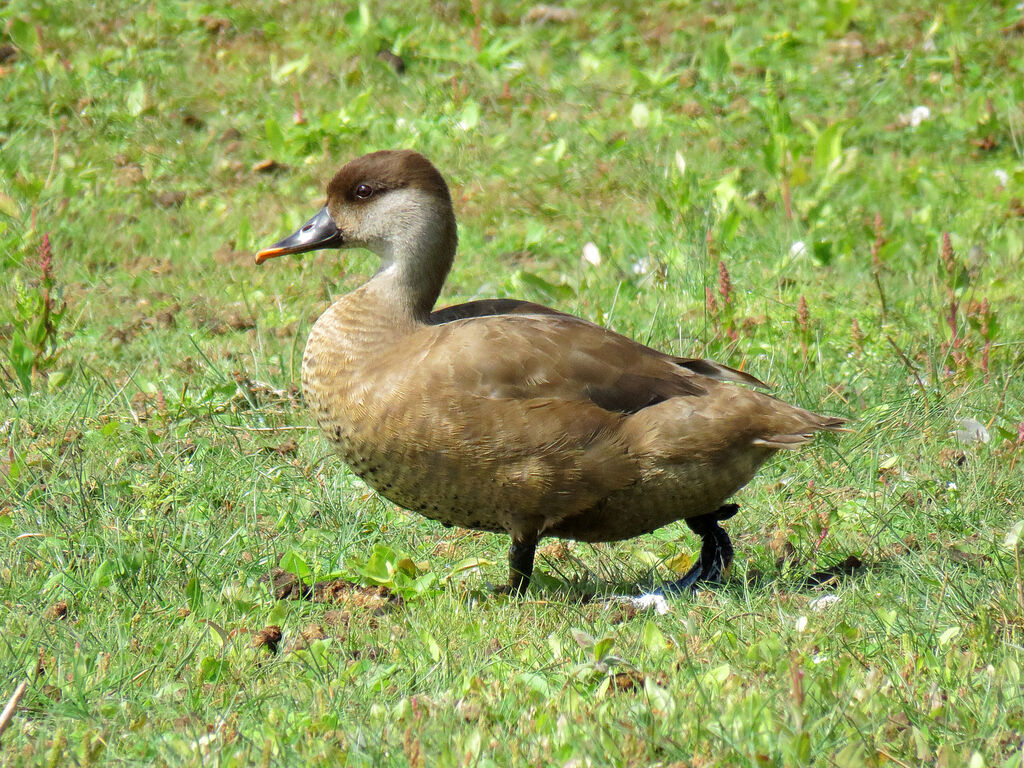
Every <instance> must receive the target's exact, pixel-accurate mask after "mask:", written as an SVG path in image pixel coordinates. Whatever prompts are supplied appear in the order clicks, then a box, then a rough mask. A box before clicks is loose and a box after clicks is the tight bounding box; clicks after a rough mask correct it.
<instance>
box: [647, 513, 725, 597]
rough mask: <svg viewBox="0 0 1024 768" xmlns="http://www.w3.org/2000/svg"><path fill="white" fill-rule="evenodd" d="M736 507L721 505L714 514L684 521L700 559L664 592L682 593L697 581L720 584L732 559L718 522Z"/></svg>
mask: <svg viewBox="0 0 1024 768" xmlns="http://www.w3.org/2000/svg"><path fill="white" fill-rule="evenodd" d="M739 509H740V508H739V505H737V504H723V505H722V506H721V507H719V508H718V509H717V510H715V511H714V512H711V513H709V514H706V515H700V516H698V517H689V518H686V520H685V521H684V522H685V523H686V525H687V526H689V528H690V530H691V531H693V532H694V533H696V534H697V535H698V536H700V538H701V546H700V557H698V558H697V562H696V563H694V566H693V567H692V568H691V569H690V570H689V571H687V572H686V575H685V576H683V577H682V578H681V579H679V580H678V581H673V582H672V583H670V584H666V585H665V586H664V588H663V591H665V592H676V593H678V592H683V591H685V590H687V589H696V588H697V586H698V585H699V584H700V582H702V581H703V582H716V583H717V582H720V581H721V580H722V574H723V573H724V572H725V569H726V568H728V567H729V564H730V563H731V562H732V558H733V549H732V542H731V541H730V540H729V534H727V533H726V532H725V529H724V528H722V526H720V525H719V524H718V523H719V522H721V521H722V520H728V519H729V518H730V517H732V516H733V515H735V514H736V513H737V512H738V511H739Z"/></svg>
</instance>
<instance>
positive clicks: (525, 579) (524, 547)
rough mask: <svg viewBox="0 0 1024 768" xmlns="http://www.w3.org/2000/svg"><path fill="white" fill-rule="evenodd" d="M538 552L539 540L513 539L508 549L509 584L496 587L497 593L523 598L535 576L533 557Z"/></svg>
mask: <svg viewBox="0 0 1024 768" xmlns="http://www.w3.org/2000/svg"><path fill="white" fill-rule="evenodd" d="M536 552H537V538H531V539H523V540H520V539H512V546H511V547H509V549H508V584H507V585H505V586H500V587H496V588H495V589H494V591H495V592H501V593H504V594H508V595H512V596H513V597H522V596H523V595H525V594H526V588H527V587H529V586H530V577H531V576H532V575H533V556H534V555H535V554H536Z"/></svg>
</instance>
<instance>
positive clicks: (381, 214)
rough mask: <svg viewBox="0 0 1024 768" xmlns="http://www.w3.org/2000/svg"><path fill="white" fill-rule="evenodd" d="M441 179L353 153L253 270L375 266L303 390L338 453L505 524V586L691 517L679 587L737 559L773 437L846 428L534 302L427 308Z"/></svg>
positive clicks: (383, 486) (800, 438)
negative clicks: (557, 561) (691, 551)
mask: <svg viewBox="0 0 1024 768" xmlns="http://www.w3.org/2000/svg"><path fill="white" fill-rule="evenodd" d="M456 242H457V235H456V225H455V214H454V212H453V209H452V201H451V197H450V195H449V192H448V185H447V184H446V183H445V181H444V179H443V178H442V177H441V174H440V173H439V172H438V171H437V169H436V168H434V166H433V165H431V164H430V162H429V161H428V160H427V159H426V158H424V157H423V156H422V155H419V154H417V153H415V152H410V151H385V152H374V153H373V154H369V155H365V156H363V157H360V158H358V159H356V160H353V161H352V162H350V163H349V164H348V165H346V166H345V167H344V168H342V169H341V170H340V171H339V172H338V173H337V175H335V177H334V178H333V179H332V180H331V182H330V184H328V186H327V204H326V205H325V206H324V207H323V208H322V209H321V210H320V212H319V213H317V214H316V215H315V216H314V217H313V218H312V219H310V220H309V221H308V222H307V223H306V224H304V225H303V226H302V228H301V229H299V230H298V231H297V232H295V233H294V234H292V235H290V236H288V237H286V238H284V239H283V240H281V241H280V242H278V243H275V244H274V245H273V246H271V247H270V248H266V249H264V250H262V251H260V252H259V253H258V254H257V256H256V263H257V264H262V263H263V262H264V261H266V260H267V259H270V258H273V257H275V256H280V255H282V254H287V253H303V252H305V251H313V250H318V249H322V248H367V249H369V250H370V251H373V252H374V253H375V254H377V255H378V256H379V257H380V259H381V265H380V268H379V269H378V270H377V272H376V273H375V274H374V275H373V277H371V278H370V279H369V280H368V281H367V282H366V283H364V284H363V285H362V286H361V287H359V288H357V289H356V290H355V291H353V292H351V293H349V294H347V295H345V296H342V297H341V298H340V299H338V300H337V301H336V302H335V303H334V304H332V305H331V306H330V307H329V308H328V309H327V311H326V312H324V313H323V315H321V316H320V318H319V319H318V320H317V321H316V323H315V324H314V326H313V330H312V332H311V333H310V335H309V341H308V342H307V343H306V351H305V355H304V356H303V360H302V386H303V389H304V392H305V397H306V400H307V401H308V403H309V406H310V408H311V409H312V411H313V413H314V415H315V416H316V419H317V421H318V422H319V424H320V427H321V428H322V429H323V431H324V433H325V434H326V435H327V438H328V439H329V440H330V441H331V442H332V443H333V444H334V446H335V448H337V450H338V452H339V453H340V454H341V456H342V458H343V459H344V460H345V462H346V463H347V464H348V465H349V466H350V467H351V468H352V471H353V472H355V473H356V474H357V475H358V476H359V477H361V478H362V479H363V480H364V481H366V483H367V484H368V485H370V486H371V487H372V488H374V489H375V490H376V491H377V492H378V493H380V494H381V495H382V496H384V497H385V498H387V499H390V500H391V501H393V502H394V503H395V504H397V505H399V506H400V507H404V508H406V509H409V510H413V511H415V512H419V513H420V514H422V515H425V516H426V517H429V518H431V519H433V520H437V521H439V522H441V523H444V524H446V525H449V526H450V525H458V526H462V527H464V528H475V529H479V530H484V531H494V532H498V533H507V534H508V535H509V536H511V537H512V546H511V548H510V550H509V584H508V587H507V590H508V591H509V592H512V593H513V594H517V595H518V594H522V593H523V592H524V591H525V590H526V588H527V586H528V585H529V582H530V576H531V573H532V571H533V559H534V552H535V550H536V547H537V542H538V541H539V540H540V539H541V538H542V537H544V536H555V537H559V538H567V539H577V540H580V541H617V540H620V539H628V538H631V537H633V536H639V535H640V534H643V533H648V532H650V531H653V530H654V529H655V528H659V527H661V526H663V525H667V524H668V523H671V522H674V521H676V520H680V519H683V520H685V521H686V523H687V525H689V527H690V528H691V529H692V530H693V531H694V532H696V533H697V534H699V535H700V536H701V539H702V547H701V554H700V557H699V558H698V560H697V563H696V564H695V565H694V567H693V568H692V569H691V570H690V572H689V573H687V574H686V576H684V577H683V578H682V579H681V580H680V581H679V582H677V583H676V585H675V586H677V587H679V588H685V587H689V586H693V585H694V584H695V583H697V582H698V581H704V580H707V581H715V580H718V579H719V578H720V577H721V575H722V571H723V569H724V568H725V567H726V566H727V565H728V564H729V562H731V560H732V546H731V544H730V542H729V537H728V535H727V534H726V532H725V531H724V530H723V529H722V528H721V526H719V525H718V522H719V521H720V520H724V519H726V518H728V517H731V516H732V515H733V514H735V512H736V509H737V507H736V505H735V504H725V503H724V502H725V501H726V499H728V498H729V497H730V496H731V495H732V494H734V493H735V492H736V491H737V490H739V489H740V488H742V487H743V486H744V485H745V484H746V483H747V482H748V481H749V480H750V478H751V477H753V475H754V472H755V471H756V470H757V468H758V467H759V466H760V465H761V464H762V463H763V462H764V461H765V460H766V459H767V458H768V457H769V456H771V455H772V454H773V453H775V452H776V451H778V450H779V449H782V448H794V447H796V446H799V445H802V444H804V443H806V442H807V441H808V440H810V438H811V437H812V435H813V434H814V433H815V432H817V431H819V430H831V431H836V430H839V429H840V428H841V425H842V424H843V423H844V420H843V419H839V418H832V417H828V416H820V415H818V414H815V413H811V412H810V411H806V410H804V409H802V408H797V407H796V406H793V405H789V404H787V403H784V402H782V401H781V400H778V399H776V398H773V397H771V396H769V395H765V394H761V393H760V392H756V391H753V390H751V389H747V388H746V387H742V386H738V385H737V382H738V383H743V384H750V385H753V386H755V387H763V386H765V385H763V384H762V383H761V382H760V381H758V380H757V379H755V378H754V377H753V376H750V375H748V374H746V373H742V372H740V371H736V370H733V369H732V368H728V367H726V366H724V365H721V364H719V363H715V362H712V361H709V360H698V359H690V358H682V357H675V356H673V355H668V354H665V353H662V352H658V351H657V350H654V349H651V348H649V347H645V346H644V345H642V344H638V343H637V342H635V341H633V340H631V339H628V338H626V337H625V336H620V335H619V334H617V333H613V332H612V331H609V330H607V329H605V328H602V327H600V326H598V325H594V324H593V323H590V322H587V321H586V320H581V319H580V318H577V317H573V316H572V315H567V314H563V313H561V312H557V311H555V310H553V309H549V308H547V307H543V306H541V305H538V304H533V303H531V302H526V301H516V300H512V299H492V300H485V301H473V302H469V303H467V304H460V305H457V306H452V307H446V308H444V309H440V310H436V311H433V307H434V302H435V301H436V300H437V297H438V294H440V292H441V288H442V286H443V285H444V281H445V278H446V276H447V275H448V271H449V269H450V268H451V265H452V259H453V257H454V256H455V248H456Z"/></svg>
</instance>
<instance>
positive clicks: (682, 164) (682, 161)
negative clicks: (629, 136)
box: [676, 149, 1006, 184]
mask: <svg viewBox="0 0 1024 768" xmlns="http://www.w3.org/2000/svg"><path fill="white" fill-rule="evenodd" d="M676 168H678V169H679V175H680V176H685V175H686V158H685V157H683V153H682V152H680V151H679V150H678V149H677V150H676ZM1003 183H1004V184H1005V183H1006V182H1003Z"/></svg>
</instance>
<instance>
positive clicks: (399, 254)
mask: <svg viewBox="0 0 1024 768" xmlns="http://www.w3.org/2000/svg"><path fill="white" fill-rule="evenodd" d="M403 218H404V221H402V222H401V224H402V226H400V227H396V228H395V229H393V230H392V231H393V232H394V231H398V232H401V233H402V234H401V235H400V236H397V237H396V236H391V237H389V238H388V239H387V240H385V241H382V242H380V243H377V244H375V245H376V247H374V249H373V250H374V251H375V252H376V253H377V255H378V256H380V259H381V264H380V268H379V269H378V270H377V272H376V273H375V274H374V276H373V277H372V278H370V280H369V282H367V283H366V285H365V286H364V288H365V289H366V291H367V293H368V294H370V295H373V296H374V297H375V298H377V299H378V301H379V303H380V307H381V309H382V310H383V311H384V312H385V313H386V314H388V315H391V316H392V317H393V318H394V319H395V320H396V321H397V322H402V321H408V322H411V323H413V324H422V323H426V322H428V319H429V317H430V310H431V309H433V307H434V303H435V302H436V301H437V297H438V296H439V295H440V293H441V288H442V287H443V286H444V281H445V278H446V277H447V276H448V271H449V270H450V269H451V266H452V260H453V259H454V258H455V249H456V246H457V244H458V234H457V229H456V225H455V215H454V213H452V211H451V208H450V206H449V207H447V209H446V210H437V209H434V210H423V211H422V212H420V213H417V214H416V215H412V216H405V217H403Z"/></svg>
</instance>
